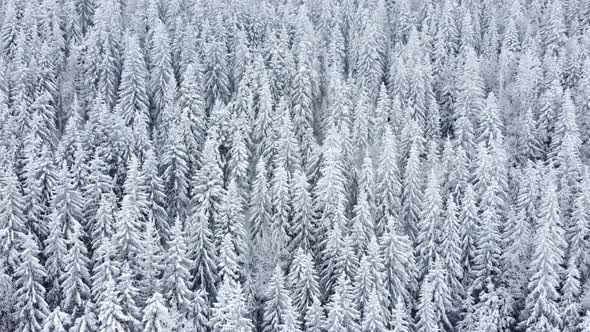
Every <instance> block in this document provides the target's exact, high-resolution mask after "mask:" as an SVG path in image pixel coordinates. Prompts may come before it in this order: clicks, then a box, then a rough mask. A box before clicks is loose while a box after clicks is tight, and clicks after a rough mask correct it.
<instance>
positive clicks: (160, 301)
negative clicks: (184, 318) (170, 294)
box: [141, 293, 172, 332]
mask: <svg viewBox="0 0 590 332" xmlns="http://www.w3.org/2000/svg"><path fill="white" fill-rule="evenodd" d="M141 325H142V330H141V331H143V332H164V331H170V329H171V327H172V326H171V325H172V321H171V317H170V312H169V310H168V308H167V307H166V305H165V303H164V298H163V297H162V294H160V293H154V295H152V297H151V298H150V299H149V301H148V302H147V305H146V307H145V308H144V309H143V318H142V319H141Z"/></svg>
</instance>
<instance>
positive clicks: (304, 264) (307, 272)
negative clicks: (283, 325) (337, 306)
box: [287, 247, 320, 313]
mask: <svg viewBox="0 0 590 332" xmlns="http://www.w3.org/2000/svg"><path fill="white" fill-rule="evenodd" d="M287 285H288V287H289V289H290V290H291V298H292V300H293V306H294V307H295V309H297V310H298V311H299V312H300V313H305V310H306V309H307V308H308V307H309V306H311V305H312V303H313V300H314V299H315V298H319V297H320V289H319V283H318V275H317V272H316V268H315V262H314V260H313V257H312V255H311V254H310V253H309V251H308V252H306V251H305V249H302V248H301V247H300V248H299V249H297V251H296V252H295V256H294V257H293V261H292V262H291V267H290V269H289V274H288V275H287Z"/></svg>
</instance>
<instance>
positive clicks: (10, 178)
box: [0, 169, 25, 273]
mask: <svg viewBox="0 0 590 332" xmlns="http://www.w3.org/2000/svg"><path fill="white" fill-rule="evenodd" d="M3 175H4V176H3V179H2V184H3V186H2V193H1V194H0V198H1V201H0V244H1V248H2V251H1V252H2V257H3V259H2V265H4V266H5V267H6V269H7V271H6V272H7V273H13V272H14V271H15V270H16V269H17V267H18V265H19V264H20V262H19V247H20V245H21V244H22V242H23V240H24V237H25V215H24V213H23V212H24V211H23V209H24V204H25V201H24V199H23V197H22V194H21V190H20V185H19V182H18V179H17V177H16V175H15V174H14V171H13V170H12V169H8V170H6V171H5V172H4V174H3Z"/></svg>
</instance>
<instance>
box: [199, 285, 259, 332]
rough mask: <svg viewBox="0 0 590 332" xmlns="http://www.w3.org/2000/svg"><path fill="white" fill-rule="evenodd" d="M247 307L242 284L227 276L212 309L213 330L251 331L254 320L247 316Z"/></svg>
mask: <svg viewBox="0 0 590 332" xmlns="http://www.w3.org/2000/svg"><path fill="white" fill-rule="evenodd" d="M246 314H247V308H246V304H245V299H244V293H243V291H242V286H241V284H240V283H239V282H234V281H232V280H231V279H228V278H225V279H223V281H222V282H221V285H220V287H219V293H218V295H217V301H216V302H215V304H214V305H213V307H212V309H211V319H210V321H209V326H210V329H211V331H212V332H222V331H236V332H251V331H253V329H254V326H253V324H252V321H251V320H250V319H249V318H248V317H247V316H246Z"/></svg>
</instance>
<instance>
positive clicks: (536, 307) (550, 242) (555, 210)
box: [525, 173, 566, 331]
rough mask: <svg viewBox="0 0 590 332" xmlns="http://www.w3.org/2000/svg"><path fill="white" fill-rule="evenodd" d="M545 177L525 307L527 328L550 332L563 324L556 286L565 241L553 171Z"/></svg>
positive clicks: (558, 281)
mask: <svg viewBox="0 0 590 332" xmlns="http://www.w3.org/2000/svg"><path fill="white" fill-rule="evenodd" d="M545 180H546V181H547V184H548V185H547V187H546V188H545V190H544V192H543V195H542V199H541V203H540V210H539V220H538V228H537V230H536V232H535V236H534V239H535V243H536V244H537V245H536V246H535V249H534V252H533V257H532V260H531V262H530V265H529V269H530V273H531V278H530V279H529V285H528V289H529V294H528V296H527V298H526V306H525V308H526V310H527V314H528V315H527V319H526V326H527V329H530V330H547V331H553V330H556V329H559V328H560V326H561V324H562V321H561V317H560V314H559V311H558V306H557V303H558V301H559V293H558V289H557V287H558V286H559V284H560V281H561V275H562V272H563V271H562V269H563V268H562V264H563V258H564V249H565V247H566V243H565V240H564V232H563V228H562V226H561V225H562V224H561V220H560V210H559V205H558V202H557V189H556V185H555V180H554V177H553V174H551V173H549V174H547V175H546V178H545Z"/></svg>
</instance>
